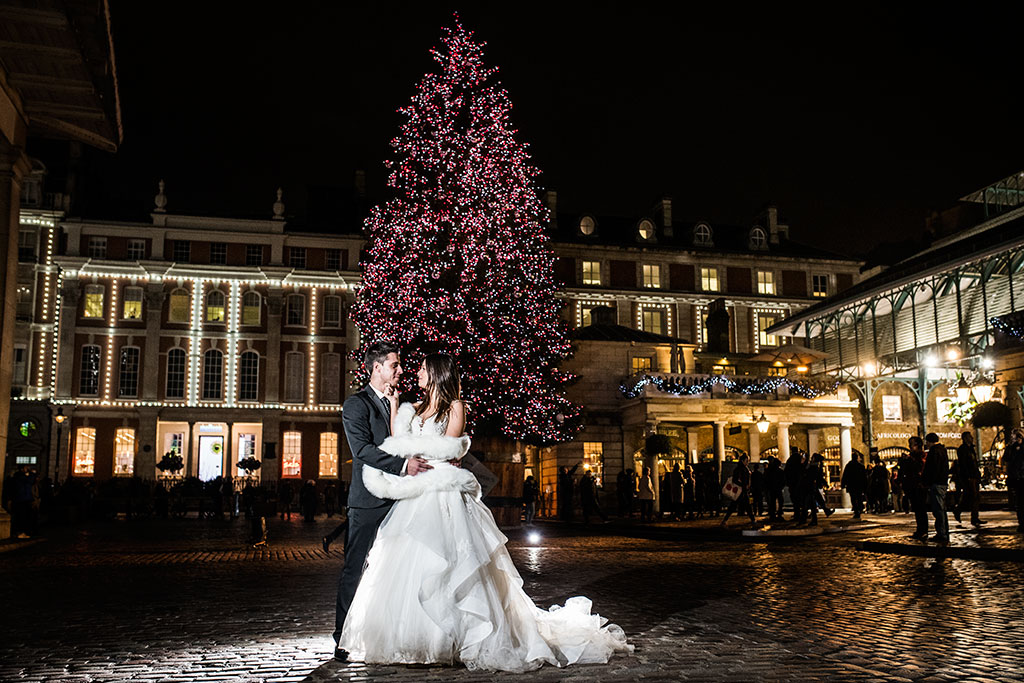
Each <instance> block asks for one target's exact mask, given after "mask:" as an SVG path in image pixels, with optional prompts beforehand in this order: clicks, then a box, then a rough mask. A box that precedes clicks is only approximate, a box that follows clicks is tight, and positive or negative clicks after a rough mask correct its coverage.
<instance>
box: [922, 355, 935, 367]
mask: <svg viewBox="0 0 1024 683" xmlns="http://www.w3.org/2000/svg"><path fill="white" fill-rule="evenodd" d="M938 364H939V359H938V358H936V357H935V354H934V353H929V354H928V355H927V356H925V357H924V365H925V367H926V368H934V367H935V366H936V365H938Z"/></svg>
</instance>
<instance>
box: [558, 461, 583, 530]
mask: <svg viewBox="0 0 1024 683" xmlns="http://www.w3.org/2000/svg"><path fill="white" fill-rule="evenodd" d="M579 466H580V464H579V463H576V464H575V465H573V466H572V468H571V469H570V468H569V467H564V466H563V467H562V468H560V469H559V470H558V489H557V494H558V517H559V519H561V520H563V521H566V522H568V521H570V520H572V508H573V504H572V496H573V488H574V487H575V484H573V480H572V477H573V475H574V474H576V468H577V467H579Z"/></svg>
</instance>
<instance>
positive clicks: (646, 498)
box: [637, 467, 654, 522]
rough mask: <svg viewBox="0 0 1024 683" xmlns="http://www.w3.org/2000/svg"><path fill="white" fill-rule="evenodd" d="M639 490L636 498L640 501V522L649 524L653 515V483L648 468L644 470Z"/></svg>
mask: <svg viewBox="0 0 1024 683" xmlns="http://www.w3.org/2000/svg"><path fill="white" fill-rule="evenodd" d="M639 488H640V490H639V492H638V493H637V498H639V499H640V521H641V522H649V521H651V518H652V517H653V515H654V482H653V481H651V468H650V467H645V468H644V473H643V476H641V477H640V485H639Z"/></svg>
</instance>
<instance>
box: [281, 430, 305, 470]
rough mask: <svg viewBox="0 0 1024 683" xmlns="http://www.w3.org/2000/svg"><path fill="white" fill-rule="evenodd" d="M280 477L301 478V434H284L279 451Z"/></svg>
mask: <svg viewBox="0 0 1024 683" xmlns="http://www.w3.org/2000/svg"><path fill="white" fill-rule="evenodd" d="M281 476H282V477H288V478H291V479H298V478H299V477H301V476H302V432H285V433H284V444H283V445H282V449H281Z"/></svg>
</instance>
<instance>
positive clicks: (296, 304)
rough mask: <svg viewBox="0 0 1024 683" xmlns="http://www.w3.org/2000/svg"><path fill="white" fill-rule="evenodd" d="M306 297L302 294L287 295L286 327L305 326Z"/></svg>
mask: <svg viewBox="0 0 1024 683" xmlns="http://www.w3.org/2000/svg"><path fill="white" fill-rule="evenodd" d="M305 321H306V297H305V296H303V295H302V294H289V295H288V315H287V320H286V321H285V324H286V325H300V326H301V325H305V324H306V322H305Z"/></svg>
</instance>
